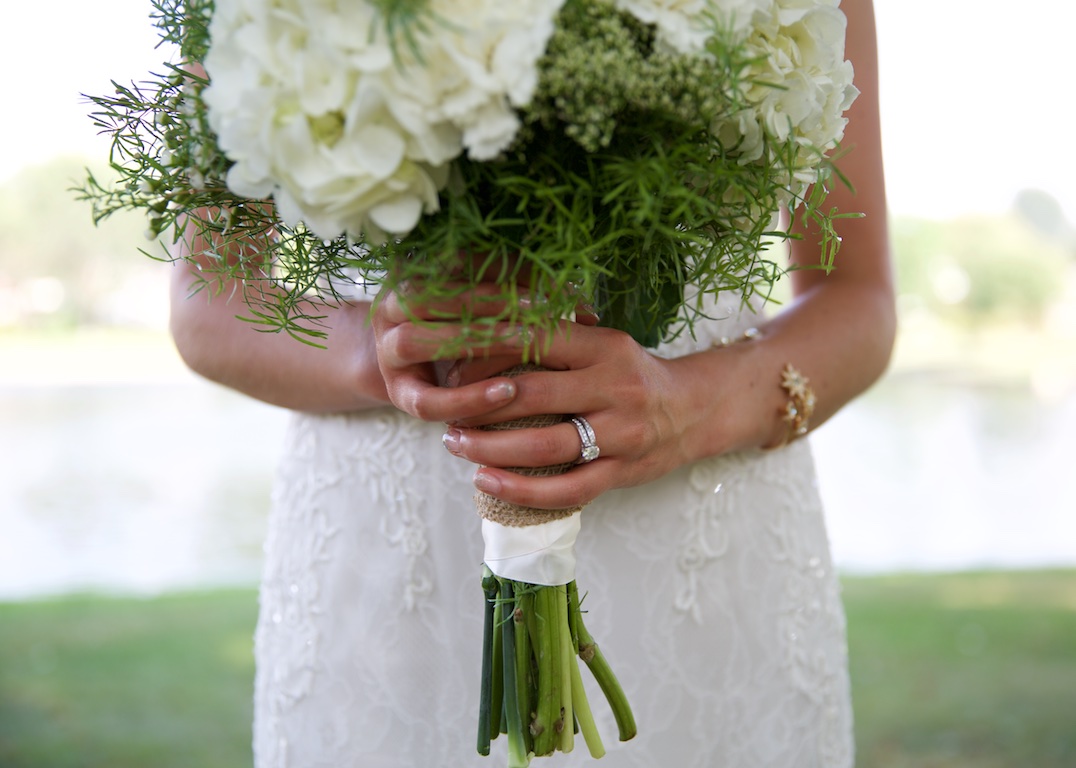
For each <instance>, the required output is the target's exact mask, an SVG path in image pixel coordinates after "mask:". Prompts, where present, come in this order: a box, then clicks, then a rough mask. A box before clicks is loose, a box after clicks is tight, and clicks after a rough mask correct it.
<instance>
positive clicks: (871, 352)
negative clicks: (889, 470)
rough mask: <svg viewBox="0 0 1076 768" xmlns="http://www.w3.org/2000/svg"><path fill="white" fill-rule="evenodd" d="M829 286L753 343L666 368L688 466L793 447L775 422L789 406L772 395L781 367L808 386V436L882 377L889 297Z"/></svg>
mask: <svg viewBox="0 0 1076 768" xmlns="http://www.w3.org/2000/svg"><path fill="white" fill-rule="evenodd" d="M831 278H832V282H828V283H827V282H824V283H821V284H819V285H816V286H813V287H812V288H811V289H810V290H809V291H808V292H807V293H805V294H804V295H802V296H801V297H800V298H798V299H797V301H796V302H795V303H794V304H793V305H792V306H791V307H789V308H788V309H787V310H785V311H784V312H782V313H781V314H779V315H777V316H776V317H775V318H773V319H772V320H770V321H769V322H767V323H766V324H764V325H761V326H760V337H759V338H757V339H756V340H753V341H745V342H742V343H737V344H733V345H731V346H728V347H724V348H717V349H713V350H710V351H706V352H701V353H699V354H697V355H693V356H690V357H687V358H681V359H679V360H673V361H670V364H671V365H673V366H676V367H678V368H679V369H680V370H679V371H677V372H676V379H677V380H678V381H680V382H682V383H683V385H684V391H685V392H686V394H685V396H684V401H685V402H686V403H690V405H688V407H687V412H688V413H690V414H692V418H691V419H690V420H689V422H688V423H689V424H690V425H691V426H690V428H689V429H688V431H687V432H685V435H684V438H683V440H684V453H685V455H686V456H687V457H688V458H690V459H698V458H703V457H705V456H711V455H715V454H719V453H726V452H729V451H735V450H743V449H751V448H772V447H775V446H777V445H780V444H781V443H783V442H785V441H786V440H788V439H790V438H792V437H793V435H791V434H790V424H789V423H788V422H787V421H785V420H784V418H783V415H784V413H785V409H786V407H787V405H788V403H789V401H790V395H789V393H788V392H787V391H786V390H785V389H783V388H782V386H781V383H782V372H783V370H784V369H785V366H786V365H792V366H793V367H794V368H796V369H797V370H798V371H800V372H801V373H802V374H803V375H804V376H806V377H807V379H808V380H809V382H810V388H811V390H812V392H813V395H814V400H815V406H814V412H813V414H812V415H811V417H810V419H809V420H808V425H809V428H810V429H813V428H816V427H818V426H820V425H821V424H823V423H824V422H825V421H826V420H827V419H829V418H830V417H831V416H832V415H833V414H835V413H836V412H837V411H839V410H840V409H841V408H842V407H843V406H844V405H845V404H847V403H848V402H849V401H850V400H852V399H853V398H855V397H856V396H857V395H859V394H861V393H862V392H863V391H864V390H866V389H867V388H868V387H869V386H870V385H871V384H873V383H874V382H875V381H876V380H877V379H878V378H879V377H880V376H881V375H882V373H883V372H884V370H885V368H886V365H887V364H888V361H889V357H890V352H891V350H892V346H893V338H894V333H895V320H894V313H893V303H892V297H891V294H890V293H889V291H888V289H887V288H886V287H884V286H878V287H874V286H872V285H869V284H868V285H863V284H857V283H856V282H854V281H842V280H840V279H838V278H836V277H835V275H832V276H831Z"/></svg>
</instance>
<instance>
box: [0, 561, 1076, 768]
mask: <svg viewBox="0 0 1076 768" xmlns="http://www.w3.org/2000/svg"><path fill="white" fill-rule="evenodd" d="M844 582H845V600H846V604H847V609H848V624H849V647H850V654H851V663H852V679H853V688H854V691H853V695H854V697H855V705H856V731H857V740H858V752H859V760H858V765H859V766H860V768H913V767H914V768H1003V767H1004V768H1009V766H1021V767H1022V766H1035V768H1061V767H1062V766H1065V767H1066V768H1071V766H1076V571H1038V572H993V573H968V574H948V575H902V576H883V577H869V578H867V577H854V578H853V577H849V578H846V579H845V580H844ZM255 605H256V598H255V595H254V593H253V592H252V591H228V592H210V593H201V594H190V595H174V596H167V597H162V598H156V599H152V600H138V599H130V598H124V599H118V598H117V599H113V598H105V597H91V596H85V597H70V598H63V599H57V600H48V601H42V602H35V603H15V604H0V766H3V767H4V768H31V767H33V768H39V767H41V768H45V767H47V768H75V767H78V768H91V767H92V768H97V767H98V766H101V767H104V766H108V768H148V767H152V768H172V767H173V766H175V767H176V768H178V767H179V766H182V767H183V768H218V767H219V768H224V767H225V766H228V767H229V768H236V767H239V766H249V764H250V746H249V743H250V736H249V730H250V717H251V705H250V693H251V686H252V679H253V671H254V670H253V661H252V658H251V635H252V632H253V627H254V619H255Z"/></svg>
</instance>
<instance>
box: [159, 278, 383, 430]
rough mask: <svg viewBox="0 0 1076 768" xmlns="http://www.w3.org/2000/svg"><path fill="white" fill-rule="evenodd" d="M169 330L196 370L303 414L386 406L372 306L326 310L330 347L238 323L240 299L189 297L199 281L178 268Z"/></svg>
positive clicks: (243, 308)
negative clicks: (371, 319)
mask: <svg viewBox="0 0 1076 768" xmlns="http://www.w3.org/2000/svg"><path fill="white" fill-rule="evenodd" d="M173 268H174V269H175V273H174V274H173V276H172V285H171V307H172V314H171V324H170V325H171V331H172V336H173V339H174V341H175V344H176V348H177V350H178V351H179V353H180V356H181V357H182V358H183V360H184V361H185V362H186V363H187V365H188V366H189V367H190V368H191V369H192V370H193V371H195V372H196V373H198V374H200V375H202V376H204V377H205V378H207V379H210V380H211V381H215V382H217V383H219V384H223V385H224V386H227V387H230V388H232V389H235V390H238V391H240V392H242V393H244V394H246V395H249V396H251V397H254V398H257V399H258V400H262V401H264V402H267V403H270V404H272V405H277V406H281V407H283V408H289V409H293V410H302V411H322V412H328V411H355V410H364V409H369V408H376V407H382V406H384V405H386V404H388V397H387V395H386V394H385V386H384V382H383V381H382V379H381V374H380V371H379V369H378V365H377V356H376V353H375V350H374V340H373V334H372V332H371V329H370V327H369V324H368V323H367V316H368V314H369V304H368V303H356V304H342V305H340V306H338V307H334V308H326V309H324V311H319V312H318V314H328V315H329V317H327V318H326V319H325V321H324V323H325V329H326V330H327V332H328V334H329V335H328V338H327V339H326V340H324V342H323V343H324V344H325V345H326V347H327V348H326V349H320V348H317V347H313V346H310V345H308V344H303V343H301V342H299V341H297V340H296V339H293V338H291V337H290V336H288V335H287V334H285V333H272V332H266V331H262V330H259V329H258V328H257V327H256V326H255V325H252V324H251V323H247V322H244V321H243V320H240V319H238V318H237V317H236V316H237V315H244V314H249V312H248V309H247V307H246V305H245V304H244V302H243V298H242V296H241V295H240V294H238V293H235V294H229V293H228V292H227V291H225V292H221V293H220V294H219V295H215V296H212V297H210V296H209V295H208V294H209V292H210V291H208V290H203V291H200V292H198V293H195V294H193V295H191V286H192V283H193V281H194V279H195V278H194V276H193V275H192V274H191V272H190V267H189V266H188V265H187V264H185V263H184V262H177V263H176V264H175V265H174V267H173Z"/></svg>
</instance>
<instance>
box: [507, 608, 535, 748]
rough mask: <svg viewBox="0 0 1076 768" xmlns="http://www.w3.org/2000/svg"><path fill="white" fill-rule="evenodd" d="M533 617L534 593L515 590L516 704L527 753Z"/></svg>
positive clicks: (531, 745) (530, 741)
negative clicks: (531, 625)
mask: <svg viewBox="0 0 1076 768" xmlns="http://www.w3.org/2000/svg"><path fill="white" fill-rule="evenodd" d="M533 616H534V593H533V592H524V593H523V594H519V590H517V597H516V608H515V611H514V612H513V615H512V619H513V621H514V622H515V625H516V626H515V639H516V702H517V704H518V706H519V715H520V719H521V720H522V721H523V726H524V727H523V741H524V743H525V745H526V748H527V751H528V752H533V751H534V736H533V735H532V734H531V699H532V698H533V696H532V695H531V691H532V689H533V687H534V675H533V674H532V673H531V640H530V638H531V636H530V632H529V630H528V628H527V625H528V621H530V622H531V623H533Z"/></svg>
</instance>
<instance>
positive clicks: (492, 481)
mask: <svg viewBox="0 0 1076 768" xmlns="http://www.w3.org/2000/svg"><path fill="white" fill-rule="evenodd" d="M474 487H475V488H477V489H478V490H480V491H482V493H488V494H489V495H490V496H496V495H497V494H498V493H500V492H501V483H500V481H499V480H497V478H495V477H490V476H489V475H487V474H486V473H485V472H483V471H482V470H479V471H478V472H475V473H474Z"/></svg>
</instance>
